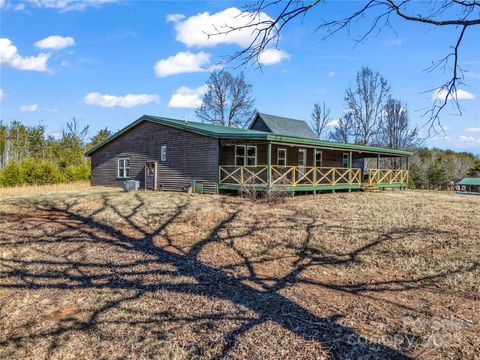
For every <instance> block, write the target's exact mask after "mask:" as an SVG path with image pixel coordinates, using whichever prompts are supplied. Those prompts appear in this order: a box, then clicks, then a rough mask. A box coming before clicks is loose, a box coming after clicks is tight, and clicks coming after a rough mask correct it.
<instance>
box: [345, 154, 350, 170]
mask: <svg viewBox="0 0 480 360" xmlns="http://www.w3.org/2000/svg"><path fill="white" fill-rule="evenodd" d="M343 167H344V168H348V167H350V154H349V153H343Z"/></svg>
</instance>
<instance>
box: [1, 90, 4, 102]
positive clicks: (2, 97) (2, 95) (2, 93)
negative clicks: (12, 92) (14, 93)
mask: <svg viewBox="0 0 480 360" xmlns="http://www.w3.org/2000/svg"><path fill="white" fill-rule="evenodd" d="M4 98H5V91H3V89H0V101H2V100H3V99H4Z"/></svg>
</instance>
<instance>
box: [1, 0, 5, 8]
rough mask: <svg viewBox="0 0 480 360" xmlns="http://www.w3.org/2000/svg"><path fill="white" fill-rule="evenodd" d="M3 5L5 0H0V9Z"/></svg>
mask: <svg viewBox="0 0 480 360" xmlns="http://www.w3.org/2000/svg"><path fill="white" fill-rule="evenodd" d="M4 6H5V0H0V9H1V8H3V7H4Z"/></svg>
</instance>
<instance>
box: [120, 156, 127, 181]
mask: <svg viewBox="0 0 480 360" xmlns="http://www.w3.org/2000/svg"><path fill="white" fill-rule="evenodd" d="M117 175H118V177H119V178H120V179H126V178H129V177H130V158H129V157H120V158H118V163H117Z"/></svg>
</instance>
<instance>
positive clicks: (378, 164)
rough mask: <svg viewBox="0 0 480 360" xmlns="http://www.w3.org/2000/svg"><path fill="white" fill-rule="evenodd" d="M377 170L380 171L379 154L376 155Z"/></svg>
mask: <svg viewBox="0 0 480 360" xmlns="http://www.w3.org/2000/svg"><path fill="white" fill-rule="evenodd" d="M377 169H380V154H378V155H377Z"/></svg>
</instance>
